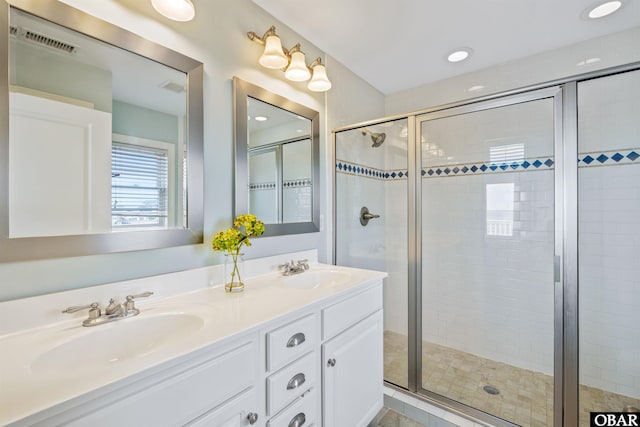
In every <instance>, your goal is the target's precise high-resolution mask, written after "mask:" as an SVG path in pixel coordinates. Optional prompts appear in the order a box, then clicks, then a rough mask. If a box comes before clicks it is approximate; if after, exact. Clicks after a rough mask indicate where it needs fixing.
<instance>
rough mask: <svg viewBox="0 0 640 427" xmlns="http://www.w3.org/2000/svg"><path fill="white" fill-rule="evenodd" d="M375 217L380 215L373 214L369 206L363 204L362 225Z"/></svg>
mask: <svg viewBox="0 0 640 427" xmlns="http://www.w3.org/2000/svg"><path fill="white" fill-rule="evenodd" d="M374 218H380V215H376V214H372V213H371V212H369V208H367V207H366V206H363V207H362V209H360V224H361V225H363V226H365V225H367V224H369V220H370V219H374Z"/></svg>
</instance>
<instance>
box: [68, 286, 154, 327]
mask: <svg viewBox="0 0 640 427" xmlns="http://www.w3.org/2000/svg"><path fill="white" fill-rule="evenodd" d="M151 295H153V292H143V293H141V294H136V295H127V297H126V301H125V302H124V303H117V302H116V300H115V299H114V298H111V299H110V300H109V305H107V306H106V307H105V309H104V314H103V312H102V310H101V309H100V304H98V303H97V302H93V303H91V304H87V305H79V306H73V307H68V308H66V309H64V310H62V312H63V313H75V312H77V311H80V310H84V309H87V308H88V309H89V317H88V318H86V319H85V320H84V321H83V322H82V326H96V325H100V324H102V323H109V322H114V321H116V320H120V319H125V318H127V317H133V316H137V315H138V314H140V310H138V309H137V308H136V307H135V303H134V300H135V299H136V298H145V297H149V296H151Z"/></svg>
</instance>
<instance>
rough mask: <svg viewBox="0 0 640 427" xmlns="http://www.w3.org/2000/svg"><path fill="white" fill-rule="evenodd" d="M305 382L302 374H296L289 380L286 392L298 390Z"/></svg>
mask: <svg viewBox="0 0 640 427" xmlns="http://www.w3.org/2000/svg"><path fill="white" fill-rule="evenodd" d="M305 381H306V378H305V377H304V374H303V373H299V374H296V375H294V376H293V378H291V379H290V380H289V383H288V384H287V390H293V389H294V388H298V387H300V386H301V385H302V384H304V382H305Z"/></svg>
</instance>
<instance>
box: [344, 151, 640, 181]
mask: <svg viewBox="0 0 640 427" xmlns="http://www.w3.org/2000/svg"><path fill="white" fill-rule="evenodd" d="M634 163H635V164H640V148H638V149H634V150H629V149H627V150H612V151H605V152H597V153H581V154H579V155H578V167H590V166H614V165H622V164H634ZM554 165H555V162H554V160H553V158H551V157H539V158H532V159H526V160H522V161H517V162H516V161H514V162H502V163H491V162H479V163H470V164H461V165H443V166H433V167H429V168H425V169H422V171H421V174H422V177H423V178H438V177H444V176H464V175H479V174H486V173H506V172H522V171H535V170H551V169H553V168H554ZM336 172H338V173H344V174H349V175H359V176H364V177H368V178H373V179H380V180H394V179H406V178H407V176H408V171H407V170H406V169H394V170H389V171H385V170H381V169H376V168H372V167H369V166H364V165H359V164H357V163H350V162H346V161H344V160H337V161H336Z"/></svg>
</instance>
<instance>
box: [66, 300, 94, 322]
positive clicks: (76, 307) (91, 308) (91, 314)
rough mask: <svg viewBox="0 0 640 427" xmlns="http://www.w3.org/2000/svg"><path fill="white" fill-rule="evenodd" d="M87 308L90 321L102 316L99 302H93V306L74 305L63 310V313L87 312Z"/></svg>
mask: <svg viewBox="0 0 640 427" xmlns="http://www.w3.org/2000/svg"><path fill="white" fill-rule="evenodd" d="M87 308H88V309H89V319H97V318H98V317H100V316H101V315H102V312H101V311H100V304H98V303H97V302H92V303H91V304H87V305H74V306H72V307H67V308H65V309H64V310H62V312H63V313H65V314H66V313H75V312H77V311H80V310H85V309H87Z"/></svg>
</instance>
